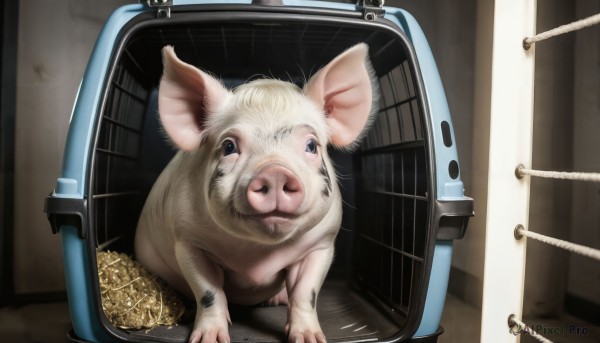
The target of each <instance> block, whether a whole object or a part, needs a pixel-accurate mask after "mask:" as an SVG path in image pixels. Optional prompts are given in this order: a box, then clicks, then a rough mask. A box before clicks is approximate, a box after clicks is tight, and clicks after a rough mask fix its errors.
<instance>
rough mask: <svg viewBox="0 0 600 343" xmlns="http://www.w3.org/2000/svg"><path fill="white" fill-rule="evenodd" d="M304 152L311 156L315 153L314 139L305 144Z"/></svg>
mask: <svg viewBox="0 0 600 343" xmlns="http://www.w3.org/2000/svg"><path fill="white" fill-rule="evenodd" d="M305 151H306V152H310V153H311V154H316V153H317V142H315V140H314V139H309V140H308V142H307V143H306V150H305Z"/></svg>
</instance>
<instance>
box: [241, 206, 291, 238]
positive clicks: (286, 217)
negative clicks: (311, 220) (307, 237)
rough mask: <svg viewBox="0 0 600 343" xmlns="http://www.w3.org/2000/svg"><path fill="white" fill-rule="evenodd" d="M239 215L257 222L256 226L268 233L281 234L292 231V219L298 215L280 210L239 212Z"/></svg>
mask: <svg viewBox="0 0 600 343" xmlns="http://www.w3.org/2000/svg"><path fill="white" fill-rule="evenodd" d="M240 217H241V218H243V219H244V220H246V221H250V222H254V223H256V224H258V226H259V227H261V228H262V229H264V230H265V231H267V233H268V234H269V235H273V236H283V235H287V234H288V233H289V232H290V231H292V229H293V227H294V221H295V219H296V218H298V215H296V214H291V213H286V212H281V211H272V212H268V213H260V214H241V213H240Z"/></svg>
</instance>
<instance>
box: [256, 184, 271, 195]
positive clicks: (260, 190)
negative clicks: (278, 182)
mask: <svg viewBox="0 0 600 343" xmlns="http://www.w3.org/2000/svg"><path fill="white" fill-rule="evenodd" d="M258 191H259V192H260V193H262V194H267V193H269V187H267V186H266V185H264V186H262V187H261V188H260V189H259V190H258Z"/></svg>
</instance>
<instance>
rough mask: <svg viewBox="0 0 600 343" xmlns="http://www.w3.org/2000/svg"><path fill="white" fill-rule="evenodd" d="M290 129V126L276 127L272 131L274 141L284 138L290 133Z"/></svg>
mask: <svg viewBox="0 0 600 343" xmlns="http://www.w3.org/2000/svg"><path fill="white" fill-rule="evenodd" d="M292 129H293V127H291V126H284V127H280V128H278V129H277V130H276V131H275V132H274V133H273V139H274V140H276V141H281V140H283V139H284V138H286V137H288V136H289V135H291V134H292Z"/></svg>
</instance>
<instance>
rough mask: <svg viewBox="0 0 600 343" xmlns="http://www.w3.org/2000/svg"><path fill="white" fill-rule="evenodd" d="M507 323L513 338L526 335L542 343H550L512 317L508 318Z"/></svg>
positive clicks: (550, 342)
mask: <svg viewBox="0 0 600 343" xmlns="http://www.w3.org/2000/svg"><path fill="white" fill-rule="evenodd" d="M509 322H510V332H511V333H512V334H513V335H515V336H516V335H519V334H528V335H530V336H531V337H533V338H535V339H537V340H538V341H540V342H542V343H552V341H551V340H549V339H548V338H546V337H544V336H542V335H540V334H539V333H537V332H536V331H535V330H533V329H532V328H530V327H529V326H527V324H525V323H523V322H522V321H520V320H518V319H517V318H516V317H515V316H514V315H511V316H510V319H509Z"/></svg>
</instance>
